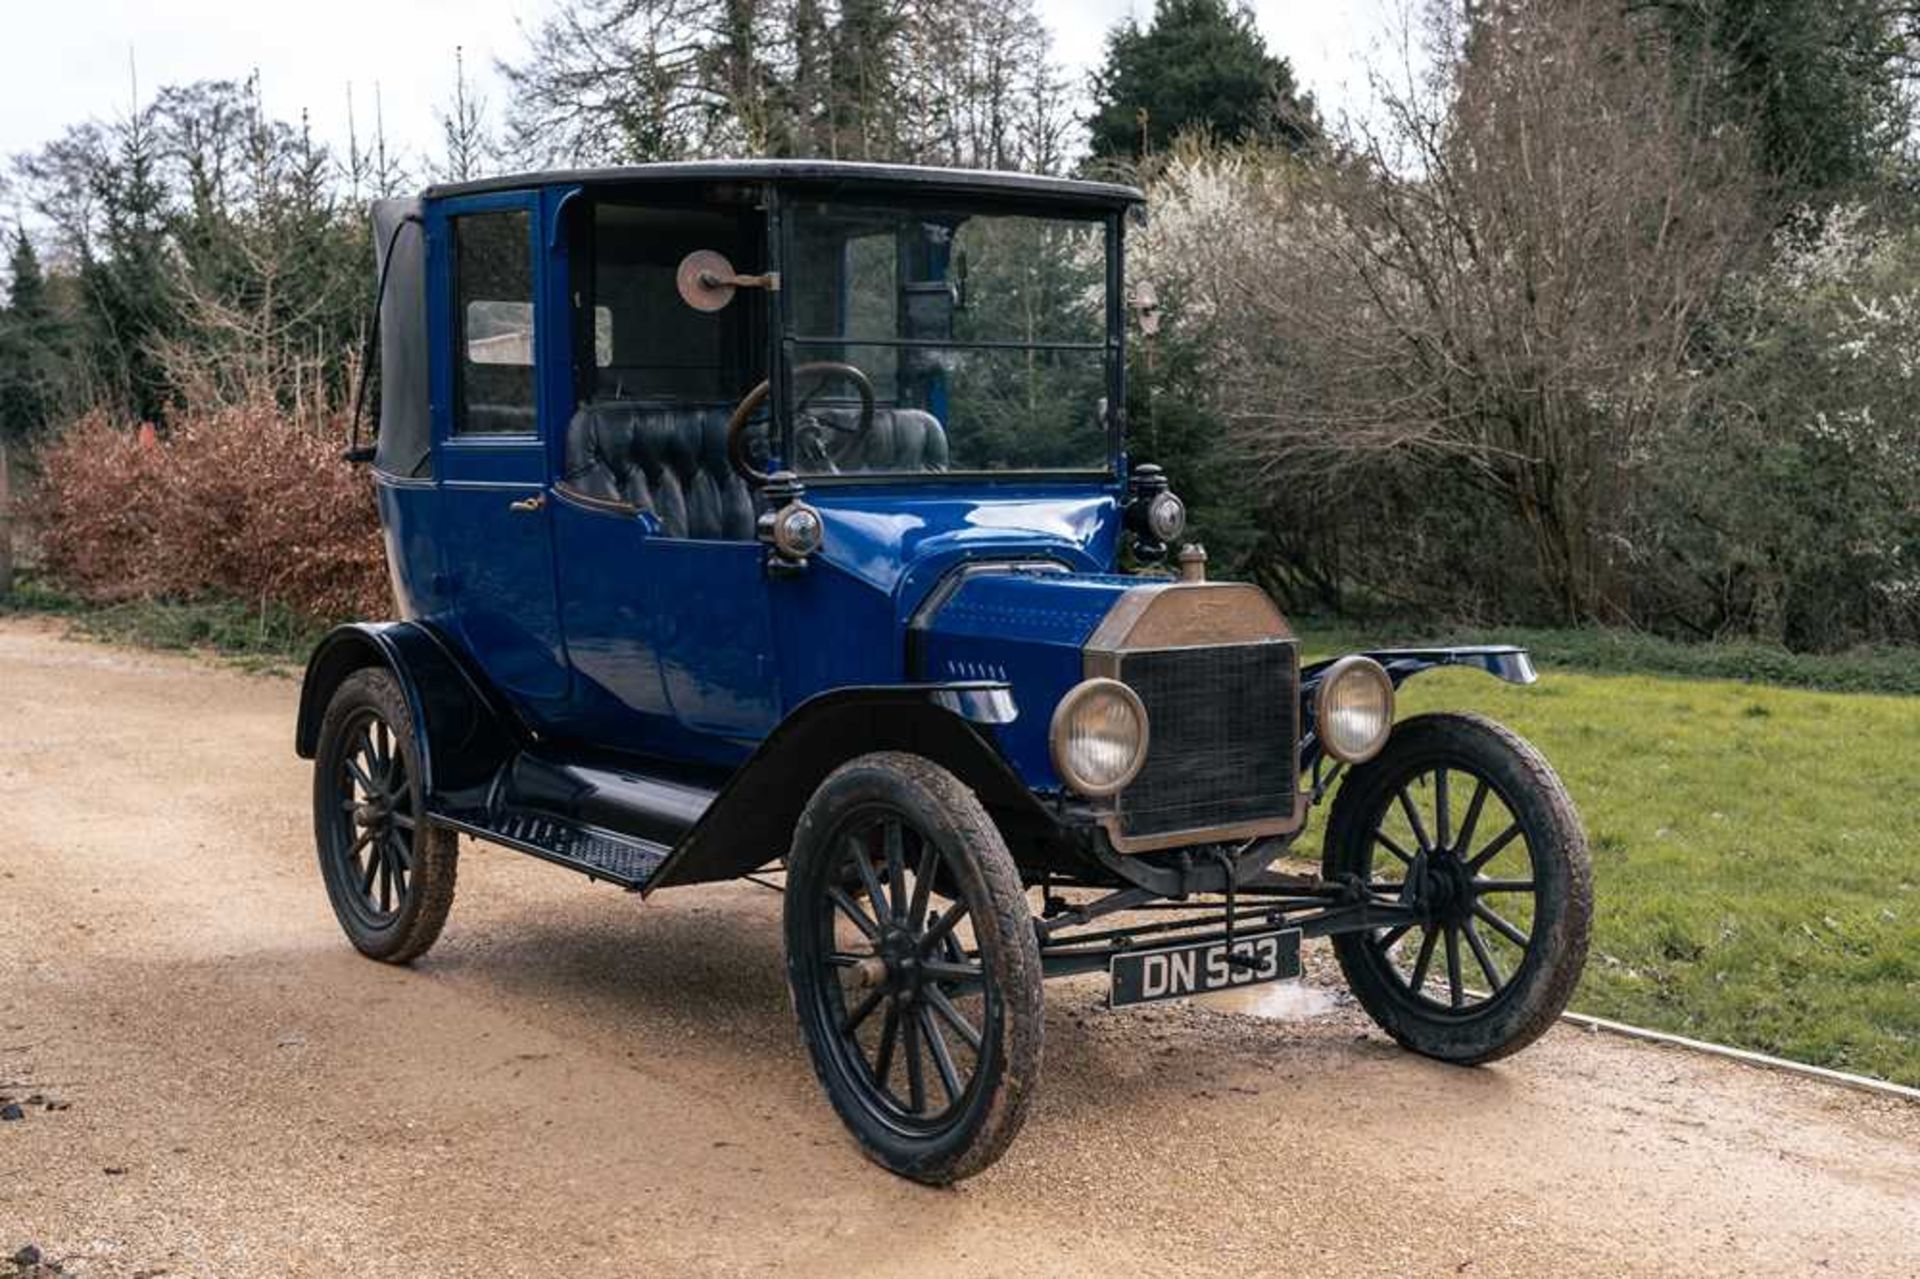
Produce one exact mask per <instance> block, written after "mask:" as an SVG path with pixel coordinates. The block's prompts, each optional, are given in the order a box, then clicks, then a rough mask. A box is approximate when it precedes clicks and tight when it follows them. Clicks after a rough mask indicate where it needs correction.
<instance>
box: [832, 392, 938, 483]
mask: <svg viewBox="0 0 1920 1279" xmlns="http://www.w3.org/2000/svg"><path fill="white" fill-rule="evenodd" d="M818 415H819V416H820V417H822V418H826V419H829V420H831V421H832V422H833V423H834V424H835V425H837V426H840V427H842V428H843V429H848V430H851V428H853V427H855V426H857V425H858V424H859V421H860V410H859V409H857V408H843V407H840V406H837V405H836V406H835V407H833V408H830V409H825V410H821V411H820V412H819V414H818ZM845 438H846V442H845V443H844V444H840V445H838V446H837V447H834V448H833V453H832V457H833V466H834V469H836V470H837V471H839V472H840V473H841V474H846V475H851V474H860V473H864V472H879V473H886V472H894V473H911V472H915V471H944V470H946V469H947V432H946V430H945V428H943V427H942V426H941V425H940V419H939V418H937V417H935V416H934V415H933V414H931V413H928V412H926V411H925V410H924V409H875V410H874V411H873V425H872V426H871V427H870V428H868V430H867V432H866V434H864V435H857V434H848V435H847V436H846V437H845Z"/></svg>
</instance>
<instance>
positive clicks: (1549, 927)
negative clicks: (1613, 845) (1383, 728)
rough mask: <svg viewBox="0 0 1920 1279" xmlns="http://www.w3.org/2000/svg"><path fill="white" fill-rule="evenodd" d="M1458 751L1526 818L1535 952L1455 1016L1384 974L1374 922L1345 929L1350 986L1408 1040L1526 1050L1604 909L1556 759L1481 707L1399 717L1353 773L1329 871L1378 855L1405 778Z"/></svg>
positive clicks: (1577, 965)
mask: <svg viewBox="0 0 1920 1279" xmlns="http://www.w3.org/2000/svg"><path fill="white" fill-rule="evenodd" d="M1447 761H1459V762H1461V763H1464V764H1466V765H1467V766H1469V767H1471V768H1473V769H1474V770H1475V771H1476V772H1478V773H1480V774H1481V775H1482V776H1484V777H1486V778H1487V779H1488V780H1490V781H1491V782H1492V783H1493V784H1494V786H1495V787H1496V789H1497V790H1498V791H1499V793H1500V796H1501V798H1502V799H1503V800H1504V801H1505V802H1506V804H1507V806H1508V807H1509V808H1510V809H1512V811H1513V815H1514V817H1515V818H1516V819H1517V820H1518V821H1519V823H1520V827H1521V833H1522V836H1523V837H1524V838H1525V839H1526V840H1527V843H1528V845H1529V848H1530V849H1531V851H1532V854H1533V858H1534V865H1533V873H1534V877H1535V882H1536V883H1539V882H1540V881H1541V880H1542V879H1543V878H1544V880H1545V888H1544V891H1541V892H1538V893H1537V894H1536V896H1535V899H1534V929H1533V933H1532V939H1533V941H1534V942H1535V943H1536V945H1532V946H1529V948H1528V955H1527V959H1526V962H1525V963H1524V964H1523V965H1522V966H1521V969H1520V971H1519V972H1518V973H1516V974H1515V975H1514V977H1513V979H1512V980H1511V981H1510V982H1509V983H1508V984H1507V986H1506V987H1505V988H1503V989H1502V990H1501V992H1500V994H1499V995H1498V996H1497V997H1496V998H1495V999H1493V1000H1492V1001H1490V1002H1488V1003H1487V1004H1485V1005H1484V1006H1482V1007H1479V1008H1475V1009H1471V1010H1468V1011H1467V1012H1465V1013H1463V1014H1460V1015H1451V1014H1447V1013H1444V1012H1441V1011H1440V1010H1437V1009H1427V1008H1424V1007H1422V1006H1421V1005H1418V1004H1415V1003H1414V1002H1412V1001H1411V1000H1410V999H1409V998H1408V997H1407V996H1406V994H1405V992H1404V990H1403V988H1402V987H1400V986H1398V985H1395V984H1394V983H1393V980H1392V978H1391V977H1389V976H1387V975H1385V974H1383V973H1381V972H1380V971H1379V969H1378V968H1377V967H1376V964H1375V961H1374V960H1373V959H1372V958H1371V957H1370V956H1369V955H1368V953H1367V950H1366V947H1367V942H1368V938H1369V936H1370V933H1368V932H1360V933H1344V934H1337V935H1335V937H1334V938H1333V951H1334V954H1335V955H1336V956H1338V958H1339V960H1340V969H1341V971H1342V972H1343V973H1344V974H1345V975H1346V979H1347V985H1348V988H1349V989H1351V990H1352V991H1353V994H1354V997H1355V998H1357V999H1358V1000H1359V1001H1360V1005H1361V1007H1363V1008H1365V1009H1366V1010H1367V1013H1368V1014H1369V1015H1370V1016H1371V1017H1372V1018H1373V1020H1374V1021H1375V1022H1377V1023H1378V1024H1379V1026H1380V1028H1381V1029H1382V1030H1384V1031H1386V1032H1387V1034H1389V1035H1391V1036H1392V1037H1393V1038H1394V1039H1395V1040H1396V1041H1398V1042H1399V1043H1400V1044H1401V1045H1402V1046H1403V1047H1406V1048H1409V1049H1411V1050H1412V1051H1414V1052H1417V1053H1420V1054H1422V1055H1423V1056H1427V1057H1434V1058H1438V1059H1439V1060H1441V1061H1448V1062H1454V1063H1457V1064H1460V1065H1479V1064H1481V1063H1483V1062H1489V1061H1496V1060H1498V1059H1500V1058H1502V1057H1506V1056H1509V1055H1511V1054H1513V1053H1516V1052H1519V1051H1520V1050H1521V1049H1522V1048H1525V1047H1526V1046H1527V1045H1528V1044H1530V1043H1532V1042H1533V1041H1534V1040H1536V1039H1538V1038H1539V1037H1540V1036H1541V1035H1543V1034H1545V1033H1546V1031H1547V1028H1548V1027H1550V1026H1552V1025H1553V1023H1554V1022H1555V1021H1556V1020H1557V1019H1558V1018H1559V1016H1560V1014H1561V1013H1562V1012H1564V1011H1565V1010H1566V1007H1567V1001H1568V999H1570V998H1571V997H1572V995H1573V988H1574V986H1575V985H1576V984H1577V983H1578V982H1579V980H1580V973H1581V971H1582V970H1583V969H1584V968H1585V967H1586V962H1587V940H1588V932H1589V929H1590V928H1591V925H1592V920H1593V868H1592V861H1591V858H1590V856H1589V854H1588V851H1587V835H1586V830H1585V829H1584V827H1582V825H1581V823H1580V816H1579V814H1578V813H1577V812H1575V810H1574V807H1573V799H1572V797H1571V796H1569V795H1568V794H1567V788H1566V787H1565V786H1564V785H1563V784H1562V783H1561V781H1560V777H1559V775H1558V774H1557V773H1555V772H1554V771H1553V768H1552V766H1551V765H1549V764H1548V763H1547V761H1546V760H1545V759H1544V758H1543V757H1542V756H1541V754H1540V752H1539V751H1537V750H1535V749H1534V748H1533V747H1532V745H1530V744H1529V743H1528V742H1527V741H1526V739H1524V738H1522V737H1521V736H1520V735H1519V734H1517V733H1515V732H1513V731H1512V730H1511V729H1508V728H1506V727H1505V726H1503V725H1501V724H1498V723H1495V722H1494V721H1493V720H1490V719H1487V718H1485V717H1484V716H1479V715H1466V714H1458V713H1449V714H1435V715H1419V716H1415V717H1414V718H1412V719H1408V720H1406V721H1404V722H1402V723H1400V724H1398V725H1396V726H1395V727H1394V730H1393V736H1392V738H1391V739H1390V740H1389V741H1388V743H1387V746H1386V748H1385V749H1384V750H1382V751H1381V753H1380V754H1379V755H1377V756H1375V757H1374V758H1373V759H1371V760H1369V761H1368V762H1366V763H1365V764H1361V765H1359V766H1357V767H1355V768H1354V769H1353V771H1351V772H1350V773H1348V774H1347V777H1346V780H1345V781H1344V782H1343V783H1342V785H1341V787H1340V793H1339V795H1338V797H1337V798H1336V799H1335V800H1334V804H1333V816H1332V818H1331V819H1330V821H1329V823H1328V828H1327V840H1326V850H1325V854H1324V861H1323V866H1322V870H1323V873H1324V874H1325V875H1326V877H1327V878H1329V879H1336V880H1337V879H1338V878H1339V877H1340V876H1342V875H1346V874H1357V873H1360V872H1361V871H1362V870H1363V869H1364V868H1365V865H1366V861H1365V855H1366V851H1367V845H1368V844H1369V843H1370V842H1371V839H1372V833H1373V829H1374V826H1375V823H1376V822H1377V820H1378V817H1379V814H1380V811H1381V810H1382V808H1383V807H1384V806H1385V805H1386V804H1387V803H1389V802H1391V800H1392V797H1393V794H1394V792H1395V791H1396V790H1398V789H1399V787H1400V786H1401V784H1403V783H1404V782H1405V781H1406V780H1408V779H1409V778H1411V777H1415V776H1418V775H1419V774H1420V773H1422V772H1424V771H1427V770H1429V769H1431V768H1433V767H1434V766H1435V765H1436V764H1440V763H1443V762H1447Z"/></svg>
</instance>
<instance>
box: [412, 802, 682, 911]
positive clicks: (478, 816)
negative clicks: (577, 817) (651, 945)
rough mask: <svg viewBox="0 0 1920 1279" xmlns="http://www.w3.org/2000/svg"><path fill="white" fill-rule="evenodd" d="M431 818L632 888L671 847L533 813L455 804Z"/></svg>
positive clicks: (643, 880)
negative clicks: (475, 807) (490, 812)
mask: <svg viewBox="0 0 1920 1279" xmlns="http://www.w3.org/2000/svg"><path fill="white" fill-rule="evenodd" d="M433 820H434V821H435V822H438V823H439V824H440V825H442V826H449V827H452V828H453V829H454V830H457V831H462V832H464V833H465V834H468V835H472V836H475V837H476V838H479V839H484V840H488V841H490V842H492V843H495V844H504V845H506V846H507V847H508V848H511V849H515V850H516V851H518V852H522V853H530V854H532V855H533V856H535V857H538V858H540V859H541V860H542V861H549V862H552V863H553V864H554V865H556V866H565V867H567V868H568V869H570V870H577V871H579V872H580V873H581V874H583V875H585V876H586V877H587V878H588V879H604V880H606V881H607V882H608V883H610V884H618V885H620V887H622V888H625V889H630V890H634V891H638V890H639V889H642V888H645V887H646V886H647V881H648V880H650V879H652V878H653V876H654V873H655V872H657V871H658V870H659V869H660V866H661V864H662V863H663V862H665V861H666V860H667V854H668V853H670V852H672V851H673V850H672V849H671V848H670V847H668V846H667V845H665V844H656V843H654V842H653V841H652V840H648V839H640V838H638V837H636V836H632V835H619V834H615V833H614V832H613V831H610V830H603V829H601V828H600V827H597V826H588V825H584V824H582V823H579V822H571V821H566V820H564V819H562V818H557V817H549V816H546V815H544V814H537V813H518V812H511V811H509V812H503V813H498V814H488V813H487V812H485V811H480V810H473V809H466V810H458V809H456V810H453V811H450V812H436V813H434V814H433Z"/></svg>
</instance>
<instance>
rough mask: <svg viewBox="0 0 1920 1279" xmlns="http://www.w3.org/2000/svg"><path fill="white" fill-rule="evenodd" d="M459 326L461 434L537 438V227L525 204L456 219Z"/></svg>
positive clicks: (457, 422)
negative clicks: (534, 238) (534, 239)
mask: <svg viewBox="0 0 1920 1279" xmlns="http://www.w3.org/2000/svg"><path fill="white" fill-rule="evenodd" d="M452 221H453V261H454V299H455V311H454V314H455V322H456V323H457V324H458V326H459V345H458V351H459V377H458V399H457V401H456V403H455V406H454V420H453V433H454V434H455V435H530V434H532V433H533V432H534V429H535V426H536V420H535V414H534V404H535V400H534V379H533V349H534V348H533V246H532V239H531V234H532V229H531V226H530V225H529V222H528V215H527V213H526V211H525V210H523V209H510V210H505V211H503V212H499V213H469V214H465V215H462V216H460V217H456V218H454V219H453V220H452Z"/></svg>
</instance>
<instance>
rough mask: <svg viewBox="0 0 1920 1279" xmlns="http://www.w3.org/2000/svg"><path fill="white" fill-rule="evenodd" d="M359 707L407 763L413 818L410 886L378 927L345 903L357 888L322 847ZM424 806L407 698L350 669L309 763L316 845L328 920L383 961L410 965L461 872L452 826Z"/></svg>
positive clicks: (374, 672) (385, 674)
mask: <svg viewBox="0 0 1920 1279" xmlns="http://www.w3.org/2000/svg"><path fill="white" fill-rule="evenodd" d="M362 711H372V712H373V713H374V714H375V715H378V716H379V717H380V718H381V719H383V720H385V721H386V723H387V727H388V728H389V729H390V730H391V731H392V733H393V736H394V740H395V742H396V743H397V745H398V747H399V750H400V754H401V758H402V759H403V760H404V761H405V763H406V769H407V782H408V786H409V789H410V790H411V791H412V793H413V811H414V813H415V814H416V822H417V824H416V826H415V828H414V838H413V862H414V869H413V881H412V884H411V885H410V892H409V894H408V897H407V900H406V901H405V902H404V903H403V904H402V906H401V908H400V910H399V911H398V912H397V913H396V915H395V917H394V918H393V920H392V921H391V922H389V923H387V924H385V925H383V926H380V927H370V926H368V925H367V923H366V921H364V920H362V919H359V918H358V917H356V916H355V914H354V912H353V911H352V910H351V909H349V908H348V906H347V904H346V899H345V898H344V897H343V894H345V893H351V892H355V891H357V890H356V888H355V886H353V885H350V884H346V883H343V882H342V881H341V879H340V871H341V867H340V864H339V861H338V860H337V859H336V858H335V857H334V856H332V855H331V853H330V852H329V849H328V846H327V841H328V839H329V838H330V835H329V831H328V826H327V823H328V820H329V818H330V816H331V813H330V811H329V809H330V808H331V806H333V805H335V804H338V803H339V794H338V792H337V791H336V790H335V789H334V787H333V780H334V777H335V774H336V773H337V772H338V771H339V768H340V754H341V752H342V751H343V750H344V749H346V748H347V746H348V742H347V740H346V728H347V726H348V724H349V723H350V721H351V720H352V719H353V717H354V716H355V715H356V714H358V713H359V712H362ZM425 811H426V809H425V805H424V803H423V796H422V793H421V786H420V753H419V750H418V748H417V747H416V745H415V743H414V733H413V713H412V711H411V710H410V709H409V708H408V706H407V699H406V697H405V695H404V694H402V693H401V691H400V685H399V683H398V681H396V680H395V679H394V677H393V675H392V673H391V672H389V671H386V670H384V669H381V668H368V669H364V670H358V671H355V672H354V673H353V674H351V675H349V676H347V678H346V679H344V680H342V681H341V682H340V687H339V688H338V689H336V690H335V691H334V694H333V700H332V701H330V702H328V703H327V713H326V716H325V717H324V718H323V719H322V720H321V722H320V742H319V749H318V750H317V751H316V752H315V753H314V761H313V822H314V847H315V851H316V852H317V853H318V855H319V858H320V877H321V879H322V881H323V882H324V883H325V884H326V886H327V899H328V901H329V902H331V903H332V905H333V914H334V918H335V919H337V920H339V921H340V928H341V931H343V932H344V933H346V935H347V940H349V941H351V942H352V943H353V945H354V949H356V950H358V951H359V952H360V953H361V954H363V955H365V956H367V957H368V958H369V959H377V960H380V961H381V962H382V963H388V964H405V963H409V962H411V961H412V960H415V959H418V958H419V957H420V956H421V955H424V954H426V953H427V951H428V950H429V949H430V948H431V947H432V946H433V943H434V942H435V941H437V940H439V937H440V930H441V928H443V927H444V926H445V925H446V922H447V912H448V911H449V910H450V909H451V908H452V906H453V888H454V880H455V878H456V876H457V873H458V870H459V861H460V845H459V839H458V837H457V836H456V835H455V834H454V832H453V831H451V830H448V829H446V828H445V827H442V826H435V825H433V824H432V823H430V822H427V821H425V820H421V819H419V817H418V815H419V814H421V813H424V812H425Z"/></svg>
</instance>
